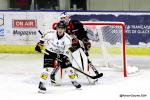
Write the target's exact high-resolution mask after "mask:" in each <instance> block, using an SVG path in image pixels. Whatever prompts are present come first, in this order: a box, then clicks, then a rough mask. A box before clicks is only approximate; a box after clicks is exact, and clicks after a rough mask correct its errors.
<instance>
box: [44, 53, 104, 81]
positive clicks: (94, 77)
mask: <svg viewBox="0 0 150 100" xmlns="http://www.w3.org/2000/svg"><path fill="white" fill-rule="evenodd" d="M42 52H43V53H44V54H48V53H46V51H42ZM49 56H51V55H49ZM51 57H52V56H51ZM57 60H58V61H60V62H62V60H61V59H57ZM69 67H71V68H73V69H75V70H76V71H78V72H80V73H82V74H84V75H86V76H88V77H90V78H92V79H97V78H100V77H102V76H103V73H101V74H98V75H96V76H91V75H88V74H86V73H84V72H83V71H81V70H79V69H77V68H75V67H73V66H69Z"/></svg>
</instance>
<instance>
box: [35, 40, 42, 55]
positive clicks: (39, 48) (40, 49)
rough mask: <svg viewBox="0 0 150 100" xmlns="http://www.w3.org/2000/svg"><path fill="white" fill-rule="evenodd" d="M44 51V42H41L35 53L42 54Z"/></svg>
mask: <svg viewBox="0 0 150 100" xmlns="http://www.w3.org/2000/svg"><path fill="white" fill-rule="evenodd" d="M43 49H44V41H40V42H38V43H37V45H36V46H35V51H37V52H40V53H41V51H42V50H43Z"/></svg>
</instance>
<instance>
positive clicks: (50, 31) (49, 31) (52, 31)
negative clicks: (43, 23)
mask: <svg viewBox="0 0 150 100" xmlns="http://www.w3.org/2000/svg"><path fill="white" fill-rule="evenodd" d="M51 33H56V30H52V29H51V30H48V31H47V34H51Z"/></svg>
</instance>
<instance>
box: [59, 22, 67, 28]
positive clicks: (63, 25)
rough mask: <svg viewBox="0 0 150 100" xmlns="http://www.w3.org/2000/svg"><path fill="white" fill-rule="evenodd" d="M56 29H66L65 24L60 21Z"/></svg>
mask: <svg viewBox="0 0 150 100" xmlns="http://www.w3.org/2000/svg"><path fill="white" fill-rule="evenodd" d="M57 27H58V28H66V24H65V22H64V21H60V22H59V23H58V24H57Z"/></svg>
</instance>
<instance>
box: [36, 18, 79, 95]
mask: <svg viewBox="0 0 150 100" xmlns="http://www.w3.org/2000/svg"><path fill="white" fill-rule="evenodd" d="M65 30H66V25H65V23H64V22H63V21H60V22H59V23H58V24H57V28H56V30H52V31H50V32H49V33H47V34H46V35H45V36H43V37H42V38H41V40H40V42H38V43H37V45H36V47H35V50H36V51H38V52H42V49H41V48H42V47H43V46H45V51H44V52H45V54H44V65H43V67H44V70H43V72H42V73H41V76H40V82H39V86H38V88H39V90H40V92H41V91H42V92H45V91H46V87H45V84H46V80H47V79H48V78H49V76H50V79H51V82H55V77H54V76H55V73H56V72H57V71H58V69H59V68H60V67H61V68H62V69H63V68H67V72H68V76H69V78H70V79H71V83H72V84H73V85H74V86H75V87H76V88H80V87H81V85H80V84H79V83H78V82H76V80H75V78H76V75H75V73H74V70H73V69H72V68H70V67H69V66H72V64H71V63H70V58H69V56H68V55H69V54H68V53H69V48H70V47H71V44H72V40H71V37H70V36H69V35H68V34H67V33H65ZM56 59H61V62H60V66H57V67H56V68H54V69H53V71H52V72H50V68H51V67H52V68H53V67H54V61H55V60H56Z"/></svg>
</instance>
